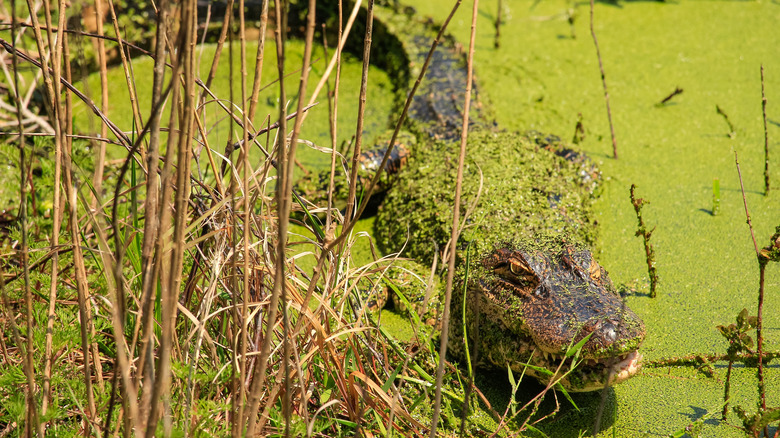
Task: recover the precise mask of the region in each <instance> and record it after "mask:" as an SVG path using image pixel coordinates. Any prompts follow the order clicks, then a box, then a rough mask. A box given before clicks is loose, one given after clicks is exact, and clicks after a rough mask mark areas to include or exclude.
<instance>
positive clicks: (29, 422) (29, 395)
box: [0, 0, 94, 436]
mask: <svg viewBox="0 0 780 438" xmlns="http://www.w3.org/2000/svg"><path fill="white" fill-rule="evenodd" d="M28 8H29V10H30V14H31V16H32V15H33V7H32V5H31V4H30V3H29V1H28ZM11 14H12V17H13V18H12V20H13V24H14V25H13V26H12V27H11V41H12V42H13V43H14V44H15V43H16V38H15V37H16V35H15V33H16V28H17V27H16V2H15V1H14V0H11ZM35 22H36V23H37V19H36V21H35ZM36 36H40V30H38V32H37V34H36ZM36 42H37V43H38V51H39V55H40V56H43V52H42V50H41V45H42V42H41V41H39V40H36ZM15 49H16V47H14V56H12V63H13V64H12V65H13V75H14V93H15V96H14V97H15V99H14V102H15V103H16V117H17V120H18V122H19V145H18V146H17V147H18V148H19V176H20V181H19V228H20V231H21V235H22V241H21V246H20V248H19V253H20V254H19V255H20V256H21V257H20V258H21V261H22V272H23V276H24V301H25V304H26V325H27V342H26V344H24V345H25V346H24V347H22V345H23V344H22V343H21V337H20V336H19V331H18V329H17V328H16V319H15V316H14V315H8V319H10V320H11V324H12V327H13V329H14V334H15V338H16V339H15V341H16V344H17V346H18V347H19V348H24V352H25V355H24V363H23V369H24V374H25V377H26V380H27V388H26V391H25V407H26V409H25V415H26V418H25V434H26V435H27V436H32V434H33V430H36V432H37V433H39V434H41V433H42V431H43V427H42V425H40V424H38V408H37V406H36V400H35V387H36V385H35V369H34V365H33V354H34V351H33V347H34V344H33V336H32V333H33V321H32V318H33V308H32V290H31V288H30V266H29V265H30V254H29V251H28V245H27V191H26V187H27V159H26V158H25V149H26V148H25V144H24V141H25V140H24V127H23V126H22V108H21V105H22V101H21V99H20V96H19V70H18V63H19V61H18V57H17V53H16V50H15ZM49 99H53V96H51V95H49ZM0 289H1V290H0V292H1V293H2V294H3V299H4V301H5V302H4V303H3V304H4V307H5V309H7V310H10V309H11V307H10V306H8V304H7V301H8V298H7V297H6V295H5V285H4V284H3V282H2V280H0ZM92 412H93V413H94V411H92ZM33 428H35V429H33ZM41 436H42V435H41Z"/></svg>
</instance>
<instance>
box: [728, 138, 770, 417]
mask: <svg viewBox="0 0 780 438" xmlns="http://www.w3.org/2000/svg"><path fill="white" fill-rule="evenodd" d="M734 163H735V164H736V166H737V175H739V187H740V189H741V191H742V203H743V204H744V206H745V217H746V218H747V224H748V228H750V237H751V238H752V239H753V248H755V251H756V257H757V259H758V269H759V284H758V286H759V287H758V314H757V315H756V317H757V318H756V320H757V323H756V350H757V354H758V371H757V374H758V394H759V403H760V405H761V409H762V410H766V385H765V383H764V360H763V354H764V346H763V344H764V338H763V330H762V326H763V310H764V271H765V268H766V264H767V262H768V260H767V259H766V258H765V257H762V256H761V251H759V249H758V243H756V235H755V233H754V232H753V223H752V222H751V220H750V212H749V211H748V206H747V198H746V197H745V185H744V184H743V183H742V170H740V168H739V158H738V156H737V151H734Z"/></svg>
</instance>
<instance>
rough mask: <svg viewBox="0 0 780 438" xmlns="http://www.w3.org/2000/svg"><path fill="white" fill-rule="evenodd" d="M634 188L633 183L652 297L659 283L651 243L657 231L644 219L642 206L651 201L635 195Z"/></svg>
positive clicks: (632, 192)
mask: <svg viewBox="0 0 780 438" xmlns="http://www.w3.org/2000/svg"><path fill="white" fill-rule="evenodd" d="M634 190H636V185H634V184H631V189H630V192H631V205H633V206H634V212H636V219H637V222H638V223H639V227H638V228H637V230H636V236H638V237H642V242H643V243H644V246H645V260H646V261H647V275H648V276H649V277H650V297H651V298H655V289H656V286H657V285H658V273H657V271H656V268H655V249H653V244H652V243H650V237H651V236H652V235H653V231H655V227H653V229H652V230H648V229H647V226H645V221H644V219H642V207H643V206H644V205H645V204H649V203H650V201H648V200H646V199H643V198H637V197H636V196H634Z"/></svg>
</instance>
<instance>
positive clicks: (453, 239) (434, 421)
mask: <svg viewBox="0 0 780 438" xmlns="http://www.w3.org/2000/svg"><path fill="white" fill-rule="evenodd" d="M478 15H479V0H474V7H473V9H472V12H471V38H470V40H469V54H468V59H467V61H466V69H467V75H466V92H465V96H464V97H465V101H464V103H463V124H462V127H461V133H460V155H459V156H458V173H457V179H456V180H455V200H454V201H453V203H454V205H453V212H452V232H451V235H450V248H449V253H448V255H449V260H448V266H447V288H446V290H445V295H444V312H443V316H442V329H441V345H440V346H439V367H438V369H437V370H436V395H435V398H434V405H433V415H432V418H431V433H430V437H431V438H435V437H436V427H437V426H438V422H439V414H440V411H441V387H442V382H443V380H444V362H445V361H446V357H447V342H448V339H449V324H450V303H451V301H452V283H453V279H454V278H455V260H456V253H457V247H458V238H459V237H460V229H459V226H460V197H461V191H462V188H463V167H464V163H465V161H466V143H467V140H468V135H469V109H470V107H471V85H472V81H473V78H474V43H475V40H476V34H477V17H478Z"/></svg>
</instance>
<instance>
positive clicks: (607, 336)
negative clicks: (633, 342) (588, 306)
mask: <svg viewBox="0 0 780 438" xmlns="http://www.w3.org/2000/svg"><path fill="white" fill-rule="evenodd" d="M600 329H601V330H600V333H601V338H602V339H604V341H606V342H608V343H610V344H611V343H613V342H615V340H616V339H617V329H616V328H615V325H614V324H612V322H611V321H604V322H602V323H601V327H600Z"/></svg>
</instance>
